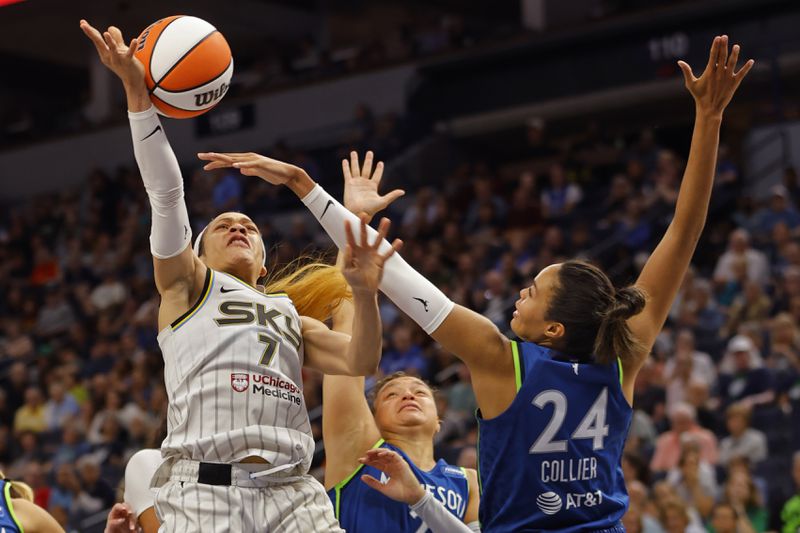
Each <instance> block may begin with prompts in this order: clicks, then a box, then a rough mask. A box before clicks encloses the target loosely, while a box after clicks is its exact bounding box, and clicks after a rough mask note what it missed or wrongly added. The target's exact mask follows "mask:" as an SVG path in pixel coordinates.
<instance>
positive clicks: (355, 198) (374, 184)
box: [342, 151, 405, 218]
mask: <svg viewBox="0 0 800 533" xmlns="http://www.w3.org/2000/svg"><path fill="white" fill-rule="evenodd" d="M373 157H374V155H373V153H372V151H369V152H367V154H366V155H365V156H364V166H362V167H359V164H358V153H357V152H355V151H353V152H350V161H348V160H347V159H342V174H343V175H344V206H345V207H346V208H347V209H348V210H349V211H350V212H351V213H355V214H357V215H358V214H361V213H365V214H366V215H367V216H368V217H370V218H372V217H373V216H375V213H378V212H379V211H381V210H383V209H386V207H387V206H388V205H389V204H391V203H392V202H394V201H395V200H397V199H398V198H400V197H401V196H403V195H404V194H405V191H403V190H401V189H395V190H393V191H392V192H390V193H388V194H385V195H383V196H381V195H380V194H378V187H380V184H381V178H383V168H384V165H383V161H378V164H377V165H375V172H373V171H372V161H373Z"/></svg>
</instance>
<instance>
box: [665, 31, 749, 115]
mask: <svg viewBox="0 0 800 533" xmlns="http://www.w3.org/2000/svg"><path fill="white" fill-rule="evenodd" d="M739 50H740V48H739V45H738V44H735V45H733V49H732V50H731V51H730V54H729V53H728V36H727V35H723V36H721V37H715V38H714V42H713V43H712V44H711V52H710V53H709V57H708V64H707V65H706V69H705V71H703V73H702V74H701V75H700V77H699V78H695V77H694V74H693V73H692V67H690V66H689V65H688V64H687V63H686V62H684V61H678V66H679V67H680V68H681V70H682V71H683V77H684V80H685V81H686V88H687V89H689V92H690V93H692V96H693V97H694V101H695V104H696V105H697V108H698V111H704V112H707V113H711V114H719V115H721V114H722V112H723V111H724V110H725V107H727V105H728V103H730V101H731V98H733V93H735V92H736V89H738V88H739V84H740V83H742V80H743V79H744V77H745V76H747V73H748V72H750V69H751V68H753V65H754V64H755V61H753V60H752V59H750V60H749V61H747V62H746V63H745V64H744V65H743V66H742V68H740V69H739V70H738V71H737V70H736V62H737V61H738V60H739Z"/></svg>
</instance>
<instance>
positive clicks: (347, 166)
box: [342, 159, 353, 180]
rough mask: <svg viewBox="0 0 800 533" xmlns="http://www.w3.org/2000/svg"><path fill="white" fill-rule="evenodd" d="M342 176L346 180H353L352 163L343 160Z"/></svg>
mask: <svg viewBox="0 0 800 533" xmlns="http://www.w3.org/2000/svg"><path fill="white" fill-rule="evenodd" d="M342 174H343V175H344V179H345V180H350V179H353V175H352V174H351V173H350V163H349V162H348V161H347V159H342Z"/></svg>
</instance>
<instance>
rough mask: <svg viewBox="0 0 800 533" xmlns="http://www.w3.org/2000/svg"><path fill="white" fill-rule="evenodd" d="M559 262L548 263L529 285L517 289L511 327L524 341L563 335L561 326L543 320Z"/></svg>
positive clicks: (556, 280) (551, 338) (556, 279)
mask: <svg viewBox="0 0 800 533" xmlns="http://www.w3.org/2000/svg"><path fill="white" fill-rule="evenodd" d="M559 269H561V265H560V264H556V265H550V266H548V267H547V268H545V269H543V270H542V271H541V272H539V275H537V276H536V278H534V280H533V283H531V284H530V286H528V287H525V288H524V289H522V290H521V291H519V300H517V302H516V303H515V307H516V311H514V317H513V318H512V319H511V329H512V331H514V333H516V335H517V336H518V337H519V338H521V339H523V340H526V341H531V342H544V341H548V340H553V338H554V337H560V336H561V335H563V326H561V324H557V323H555V322H552V321H548V320H545V318H544V317H545V314H546V313H547V309H548V307H549V305H550V299H551V298H552V295H553V291H554V290H555V288H556V287H557V286H558V271H559Z"/></svg>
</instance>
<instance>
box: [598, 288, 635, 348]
mask: <svg viewBox="0 0 800 533" xmlns="http://www.w3.org/2000/svg"><path fill="white" fill-rule="evenodd" d="M644 304H645V296H644V292H642V290H641V289H637V288H636V287H633V286H631V287H625V288H624V289H620V290H618V291H617V292H616V294H615V295H614V302H613V303H612V304H611V307H610V308H609V309H608V311H607V312H606V316H605V318H604V319H603V321H602V322H601V323H600V329H598V330H597V338H596V340H595V342H594V354H595V360H596V361H597V362H598V363H605V364H608V363H611V362H613V361H614V360H615V359H616V358H617V357H620V358H622V359H624V358H626V357H628V356H630V355H634V354H638V353H640V352H642V351H643V350H644V348H645V347H644V346H642V343H641V341H639V339H637V338H636V337H634V335H633V333H632V332H631V328H629V327H628V319H629V318H630V317H632V316H635V315H638V314H639V313H641V312H642V309H644Z"/></svg>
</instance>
